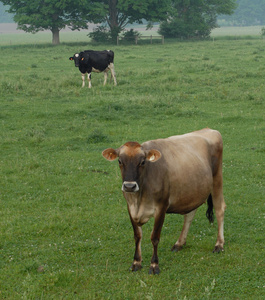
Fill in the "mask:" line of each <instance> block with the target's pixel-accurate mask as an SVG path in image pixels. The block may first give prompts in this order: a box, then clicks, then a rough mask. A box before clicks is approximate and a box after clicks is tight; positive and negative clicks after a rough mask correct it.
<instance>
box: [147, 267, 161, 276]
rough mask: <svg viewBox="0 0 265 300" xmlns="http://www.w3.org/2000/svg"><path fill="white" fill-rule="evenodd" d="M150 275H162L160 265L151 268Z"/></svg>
mask: <svg viewBox="0 0 265 300" xmlns="http://www.w3.org/2000/svg"><path fill="white" fill-rule="evenodd" d="M148 273H149V275H158V274H159V273H160V269H159V267H158V265H155V266H151V267H150V269H149V272H148Z"/></svg>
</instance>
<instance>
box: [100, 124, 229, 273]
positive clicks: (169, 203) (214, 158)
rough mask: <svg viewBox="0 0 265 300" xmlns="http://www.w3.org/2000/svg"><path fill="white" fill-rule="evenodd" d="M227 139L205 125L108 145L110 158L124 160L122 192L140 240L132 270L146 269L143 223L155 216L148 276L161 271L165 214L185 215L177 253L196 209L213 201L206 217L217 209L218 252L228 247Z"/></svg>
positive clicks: (176, 247) (210, 218)
mask: <svg viewBox="0 0 265 300" xmlns="http://www.w3.org/2000/svg"><path fill="white" fill-rule="evenodd" d="M222 153H223V143H222V137H221V135H220V133H219V132H218V131H215V130H212V129H209V128H205V129H202V130H199V131H195V132H191V133H188V134H184V135H176V136H172V137H169V138H166V139H158V140H152V141H148V142H145V143H143V144H141V145H140V144H139V143H137V142H128V143H126V144H124V145H123V146H121V147H120V148H118V149H116V150H115V149H112V148H109V149H106V150H104V151H103V152H102V155H103V156H104V157H105V158H106V159H107V160H110V161H112V160H114V159H116V158H119V165H120V169H121V174H122V180H123V183H122V191H123V195H124V197H125V199H126V201H127V207H128V212H129V215H130V219H131V222H132V226H133V230H134V238H135V255H134V261H133V264H132V270H133V271H138V270H140V269H141V267H142V266H141V262H142V256H141V239H142V229H141V226H142V225H143V224H145V223H146V222H147V221H148V220H149V219H150V218H151V217H154V218H155V222H154V228H153V231H152V235H151V241H152V244H153V256H152V259H151V266H150V269H149V274H158V273H159V272H160V270H159V266H158V256H157V247H158V243H159V239H160V233H161V229H162V226H163V222H164V219H165V214H166V213H177V214H182V215H184V225H183V228H182V231H181V234H180V237H179V239H178V240H177V242H176V243H175V245H174V246H173V247H172V251H178V250H180V249H182V247H183V245H185V244H186V238H187V234H188V231H189V227H190V225H191V222H192V219H193V217H194V215H195V212H196V209H197V208H198V207H199V206H200V205H202V204H203V203H205V202H206V199H208V201H207V202H208V210H207V213H206V215H207V217H208V219H209V220H210V222H212V221H213V207H214V209H215V213H216V218H217V223H218V235H217V242H216V244H215V248H214V250H213V252H220V251H223V246H224V233H223V228H224V211H225V207H226V205H225V202H224V198H223V182H222V181H223V178H222Z"/></svg>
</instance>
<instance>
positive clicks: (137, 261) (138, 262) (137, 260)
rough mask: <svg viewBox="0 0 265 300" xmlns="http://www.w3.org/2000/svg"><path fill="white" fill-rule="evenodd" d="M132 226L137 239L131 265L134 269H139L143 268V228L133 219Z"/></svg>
mask: <svg viewBox="0 0 265 300" xmlns="http://www.w3.org/2000/svg"><path fill="white" fill-rule="evenodd" d="M131 222H132V226H133V231H134V240H135V253H134V258H133V264H132V266H131V270H132V271H139V270H141V268H142V252H141V240H142V235H143V233H142V228H141V227H139V226H138V225H137V224H135V222H134V221H133V220H132V218H131Z"/></svg>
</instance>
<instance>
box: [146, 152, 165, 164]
mask: <svg viewBox="0 0 265 300" xmlns="http://www.w3.org/2000/svg"><path fill="white" fill-rule="evenodd" d="M161 156H162V154H161V152H159V151H158V150H155V149H152V150H149V151H147V153H146V159H147V160H149V161H151V162H155V161H158V160H159V159H160V157H161Z"/></svg>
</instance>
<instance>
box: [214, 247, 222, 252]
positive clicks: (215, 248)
mask: <svg viewBox="0 0 265 300" xmlns="http://www.w3.org/2000/svg"><path fill="white" fill-rule="evenodd" d="M223 251H224V248H223V247H221V246H215V247H214V249H213V253H220V252H223Z"/></svg>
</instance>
